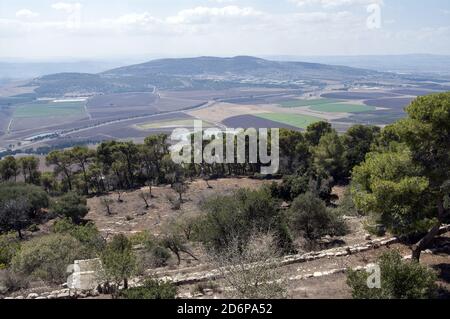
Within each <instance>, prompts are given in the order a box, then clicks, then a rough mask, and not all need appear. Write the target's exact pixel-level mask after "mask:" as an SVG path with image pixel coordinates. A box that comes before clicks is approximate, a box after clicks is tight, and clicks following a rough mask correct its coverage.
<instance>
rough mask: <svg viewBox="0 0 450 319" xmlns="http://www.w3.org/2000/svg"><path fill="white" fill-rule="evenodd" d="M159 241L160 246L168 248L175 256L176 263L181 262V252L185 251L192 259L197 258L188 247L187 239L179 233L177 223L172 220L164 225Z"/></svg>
mask: <svg viewBox="0 0 450 319" xmlns="http://www.w3.org/2000/svg"><path fill="white" fill-rule="evenodd" d="M159 243H160V245H161V246H162V247H164V248H166V249H168V250H170V251H171V252H172V253H173V254H174V255H175V256H176V257H177V260H178V265H180V264H181V253H185V254H187V255H189V256H191V257H192V258H193V259H194V260H198V259H197V257H196V256H195V255H194V254H193V253H192V252H191V250H190V249H189V248H188V246H187V239H186V238H184V237H183V236H182V235H181V234H180V231H179V228H178V225H177V224H175V223H174V222H172V223H170V224H168V226H166V229H165V230H164V232H163V234H162V236H161V238H160V241H159Z"/></svg>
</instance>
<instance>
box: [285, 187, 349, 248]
mask: <svg viewBox="0 0 450 319" xmlns="http://www.w3.org/2000/svg"><path fill="white" fill-rule="evenodd" d="M289 220H290V223H289V225H290V228H291V230H292V232H293V233H294V234H296V235H298V236H303V237H304V238H306V239H308V240H310V241H315V240H318V239H320V238H322V237H323V236H325V235H330V236H342V235H345V234H346V233H347V232H348V228H347V226H346V224H345V222H344V221H343V220H342V219H341V218H340V216H338V215H337V214H336V213H335V212H334V211H332V210H331V209H328V208H327V207H326V205H325V203H324V202H323V201H322V200H321V199H320V198H317V197H316V196H315V195H313V194H312V193H306V194H303V195H300V196H299V197H297V198H296V199H295V200H294V202H293V203H292V206H291V208H290V211H289Z"/></svg>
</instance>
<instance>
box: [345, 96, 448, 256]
mask: <svg viewBox="0 0 450 319" xmlns="http://www.w3.org/2000/svg"><path fill="white" fill-rule="evenodd" d="M406 112H407V113H408V117H407V118H406V119H404V120H401V121H399V122H397V123H396V124H394V125H392V126H389V127H387V128H385V130H384V131H383V133H382V137H381V139H382V141H381V142H380V143H378V144H379V148H378V149H377V150H376V151H375V152H374V153H373V154H371V155H370V158H369V160H368V161H366V163H365V164H362V165H361V166H360V167H359V168H357V169H355V173H354V175H355V177H356V181H355V183H354V186H353V192H354V194H355V195H356V197H357V198H358V200H357V201H356V203H357V205H358V208H362V209H365V210H366V211H367V209H368V208H371V207H375V208H377V213H378V215H381V216H382V217H383V218H382V219H383V220H384V221H385V222H386V225H387V226H389V227H391V228H397V233H399V234H403V235H406V234H411V233H416V234H417V233H422V232H424V230H425V229H427V234H426V235H425V236H424V237H422V239H421V240H420V241H419V242H418V243H417V244H416V245H414V246H413V258H414V259H415V260H419V259H420V254H421V252H422V250H424V249H425V248H426V247H427V246H428V245H429V244H430V243H431V241H432V240H433V239H434V237H436V235H437V234H438V233H439V229H440V226H441V225H442V223H444V222H445V221H446V219H447V216H448V211H449V208H448V205H447V204H446V203H447V202H448V199H449V194H450V93H449V92H447V93H442V94H434V95H430V96H425V97H419V98H417V99H416V100H415V101H413V102H412V103H411V105H410V106H408V107H407V108H406ZM398 143H403V144H404V147H403V148H400V147H399V146H398ZM393 145H394V146H393ZM383 159H384V160H388V161H389V162H386V163H383V162H382V161H383ZM371 168H376V170H375V171H371ZM354 179H355V178H354ZM386 200H388V202H386ZM379 201H381V202H379ZM391 205H394V206H393V207H392V206H391ZM382 206H384V207H382ZM408 225H410V226H409V227H408ZM397 226H400V227H397Z"/></svg>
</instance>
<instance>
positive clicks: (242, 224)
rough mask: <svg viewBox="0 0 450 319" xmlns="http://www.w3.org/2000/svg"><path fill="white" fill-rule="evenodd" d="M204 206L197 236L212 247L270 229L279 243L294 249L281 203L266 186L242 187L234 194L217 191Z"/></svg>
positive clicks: (242, 239)
mask: <svg viewBox="0 0 450 319" xmlns="http://www.w3.org/2000/svg"><path fill="white" fill-rule="evenodd" d="M202 209H203V210H204V211H205V212H206V215H205V216H204V217H202V218H201V219H200V220H199V224H201V227H198V230H197V231H198V238H199V239H200V241H202V242H203V243H204V244H205V245H206V246H207V247H209V248H212V249H215V250H220V249H223V248H224V247H227V246H228V244H229V243H230V240H233V239H235V238H236V237H238V240H239V241H241V242H242V243H244V242H245V241H246V240H247V239H248V236H249V235H250V234H251V233H252V231H254V230H259V231H269V230H271V231H274V232H275V235H276V236H277V237H278V240H279V242H278V244H279V245H280V247H282V248H284V249H285V250H290V249H291V246H290V245H291V240H290V236H289V234H287V231H286V227H285V225H284V222H285V221H284V217H283V215H282V214H281V213H280V211H279V203H278V202H277V201H276V200H275V199H273V198H272V196H271V194H270V192H269V190H267V189H262V190H260V191H250V190H246V189H242V190H239V191H237V192H236V193H235V194H233V195H231V196H220V195H218V196H215V197H213V198H210V199H209V200H207V201H206V202H205V203H203V205H202Z"/></svg>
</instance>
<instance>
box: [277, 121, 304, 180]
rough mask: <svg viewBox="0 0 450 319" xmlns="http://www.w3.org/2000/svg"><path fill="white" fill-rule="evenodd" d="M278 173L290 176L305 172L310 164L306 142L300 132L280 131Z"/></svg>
mask: <svg viewBox="0 0 450 319" xmlns="http://www.w3.org/2000/svg"><path fill="white" fill-rule="evenodd" d="M279 145H280V172H281V173H284V174H292V173H295V172H296V171H297V170H302V171H305V170H307V169H308V168H309V166H310V164H311V163H310V162H311V153H310V151H309V145H308V141H307V140H306V138H305V137H304V135H303V134H302V133H301V132H297V131H292V130H287V129H281V130H280V142H279Z"/></svg>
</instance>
